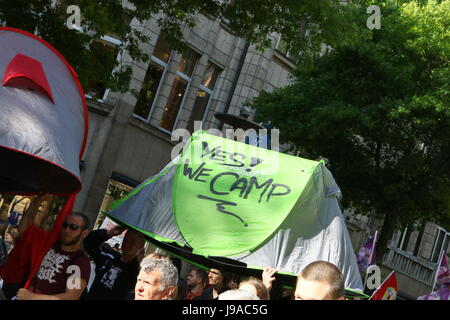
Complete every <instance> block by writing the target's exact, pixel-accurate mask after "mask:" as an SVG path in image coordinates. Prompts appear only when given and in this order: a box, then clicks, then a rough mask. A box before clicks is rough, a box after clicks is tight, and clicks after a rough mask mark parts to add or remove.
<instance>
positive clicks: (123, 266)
mask: <svg viewBox="0 0 450 320" xmlns="http://www.w3.org/2000/svg"><path fill="white" fill-rule="evenodd" d="M124 230H125V228H124V227H121V226H115V227H114V228H112V229H110V230H106V229H99V230H95V231H92V232H91V233H90V234H89V235H88V236H87V237H86V239H85V240H84V247H85V249H86V251H87V253H88V254H89V256H90V257H91V259H92V260H93V261H94V262H95V266H96V267H95V279H94V282H93V283H92V286H91V288H90V289H89V292H88V294H87V295H86V297H85V298H86V299H87V300H123V299H126V298H127V297H128V296H129V295H130V292H133V289H134V287H135V285H136V277H137V275H138V274H139V258H138V255H139V253H140V251H141V250H142V248H143V247H144V244H145V240H144V236H143V235H142V233H140V232H138V231H135V230H133V229H129V230H128V231H127V232H126V234H125V237H124V239H123V241H122V246H121V248H120V252H118V251H116V250H114V249H113V248H111V249H107V248H106V247H105V246H102V243H103V242H105V241H107V240H108V239H110V238H112V237H115V236H118V235H120V234H122V232H123V231H124Z"/></svg>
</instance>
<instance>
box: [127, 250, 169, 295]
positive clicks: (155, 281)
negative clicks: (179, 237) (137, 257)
mask: <svg viewBox="0 0 450 320" xmlns="http://www.w3.org/2000/svg"><path fill="white" fill-rule="evenodd" d="M177 284H178V271H177V268H175V266H174V265H173V264H172V263H171V262H169V261H168V260H166V259H153V258H148V257H146V258H144V260H142V262H141V271H140V272H139V275H138V277H137V281H136V287H135V296H134V299H135V300H169V299H171V296H172V295H173V293H174V291H175V289H176V287H177Z"/></svg>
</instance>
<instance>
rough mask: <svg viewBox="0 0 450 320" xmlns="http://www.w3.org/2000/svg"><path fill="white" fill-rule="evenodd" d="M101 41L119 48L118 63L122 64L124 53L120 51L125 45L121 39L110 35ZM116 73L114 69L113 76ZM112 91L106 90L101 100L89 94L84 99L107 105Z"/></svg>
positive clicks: (103, 37)
mask: <svg viewBox="0 0 450 320" xmlns="http://www.w3.org/2000/svg"><path fill="white" fill-rule="evenodd" d="M77 30H78V29H77ZM78 31H79V32H82V33H84V31H83V30H78ZM100 40H104V41H106V42H108V43H110V44H112V45H114V46H115V47H117V48H118V49H119V52H118V53H117V57H116V61H117V62H120V60H121V59H122V51H121V50H120V46H121V45H122V44H123V42H122V41H120V40H119V39H116V38H113V37H111V36H108V35H105V36H101V37H100ZM114 72H115V68H113V70H112V71H111V74H114ZM110 91H111V88H105V92H104V93H103V96H102V97H101V98H98V99H96V98H94V97H92V96H91V95H90V94H88V93H85V94H84V97H85V98H88V99H91V100H95V101H98V102H100V103H105V101H106V99H107V98H108V95H109V92H110Z"/></svg>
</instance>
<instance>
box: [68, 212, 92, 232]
mask: <svg viewBox="0 0 450 320" xmlns="http://www.w3.org/2000/svg"><path fill="white" fill-rule="evenodd" d="M69 215H73V216H77V217H80V218H81V219H83V226H82V227H81V228H82V229H84V230H86V229H89V225H90V222H89V218H88V217H87V216H86V215H85V214H83V213H81V212H75V211H74V212H72V213H70V214H69Z"/></svg>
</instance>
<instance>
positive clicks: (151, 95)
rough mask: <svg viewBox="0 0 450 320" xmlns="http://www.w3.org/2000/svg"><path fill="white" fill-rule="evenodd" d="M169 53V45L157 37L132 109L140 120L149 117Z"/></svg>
mask: <svg viewBox="0 0 450 320" xmlns="http://www.w3.org/2000/svg"><path fill="white" fill-rule="evenodd" d="M170 52H171V48H170V45H169V44H168V43H167V42H166V41H165V40H164V38H163V37H159V39H158V41H157V42H156V45H155V49H154V50H153V56H152V57H151V60H150V65H149V66H148V69H147V73H146V74H145V78H144V82H143V83H142V87H141V91H140V92H139V97H138V100H137V103H136V106H135V107H134V114H135V115H137V116H138V117H140V118H142V119H145V120H148V119H149V117H150V111H151V109H152V107H153V104H154V103H155V97H156V96H157V94H158V91H159V88H160V86H161V80H162V78H163V77H164V73H165V71H166V69H167V64H168V62H169V58H170Z"/></svg>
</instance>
